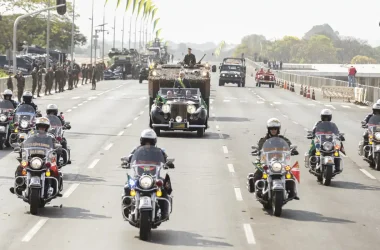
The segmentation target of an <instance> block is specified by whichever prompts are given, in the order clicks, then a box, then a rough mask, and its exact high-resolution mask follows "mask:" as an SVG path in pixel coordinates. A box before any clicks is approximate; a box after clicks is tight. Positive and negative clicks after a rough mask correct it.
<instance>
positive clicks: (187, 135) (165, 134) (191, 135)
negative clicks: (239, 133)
mask: <svg viewBox="0 0 380 250" xmlns="http://www.w3.org/2000/svg"><path fill="white" fill-rule="evenodd" d="M222 135H223V138H222V137H221V136H220V135H219V133H213V132H207V131H206V132H205V135H204V136H203V137H201V138H200V137H198V136H197V132H188V131H185V132H172V131H161V135H160V137H162V138H180V139H197V140H199V139H209V140H221V139H229V138H230V136H229V135H228V134H222Z"/></svg>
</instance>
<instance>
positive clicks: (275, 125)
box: [267, 118, 281, 134]
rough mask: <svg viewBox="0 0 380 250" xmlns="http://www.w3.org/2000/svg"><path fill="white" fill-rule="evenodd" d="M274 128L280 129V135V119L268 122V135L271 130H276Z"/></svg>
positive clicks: (272, 119) (271, 119)
mask: <svg viewBox="0 0 380 250" xmlns="http://www.w3.org/2000/svg"><path fill="white" fill-rule="evenodd" d="M274 128H277V129H278V132H277V133H278V134H279V133H280V129H281V122H280V120H279V119H277V118H270V119H269V120H268V121H267V129H268V133H269V130H271V129H274Z"/></svg>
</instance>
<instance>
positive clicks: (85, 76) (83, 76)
mask: <svg viewBox="0 0 380 250" xmlns="http://www.w3.org/2000/svg"><path fill="white" fill-rule="evenodd" d="M84 79H86V83H87V69H86V65H85V64H82V85H84V83H83V81H84Z"/></svg>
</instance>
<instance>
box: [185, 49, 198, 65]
mask: <svg viewBox="0 0 380 250" xmlns="http://www.w3.org/2000/svg"><path fill="white" fill-rule="evenodd" d="M187 52H188V53H187V55H186V56H185V59H183V63H184V64H186V65H189V66H190V65H195V63H196V61H197V60H196V59H195V56H194V54H192V53H191V48H188V51H187Z"/></svg>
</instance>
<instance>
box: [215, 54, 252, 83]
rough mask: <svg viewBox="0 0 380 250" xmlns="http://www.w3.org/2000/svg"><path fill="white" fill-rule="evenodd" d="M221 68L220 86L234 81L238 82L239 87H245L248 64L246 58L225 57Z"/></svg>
mask: <svg viewBox="0 0 380 250" xmlns="http://www.w3.org/2000/svg"><path fill="white" fill-rule="evenodd" d="M219 69H220V75H219V86H224V85H225V84H226V83H233V84H237V85H238V87H245V76H246V66H245V59H244V58H224V59H223V62H222V63H221V65H220V66H219Z"/></svg>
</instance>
